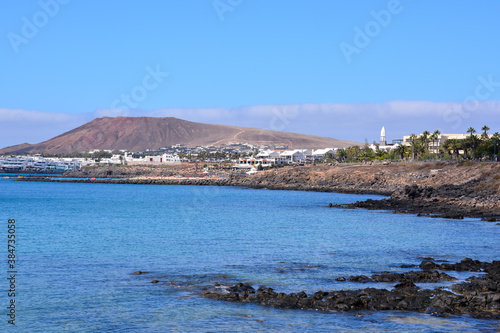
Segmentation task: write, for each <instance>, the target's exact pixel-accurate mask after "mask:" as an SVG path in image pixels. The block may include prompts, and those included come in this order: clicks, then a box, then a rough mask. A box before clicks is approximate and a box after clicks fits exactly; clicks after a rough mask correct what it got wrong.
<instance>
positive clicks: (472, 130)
mask: <svg viewBox="0 0 500 333" xmlns="http://www.w3.org/2000/svg"><path fill="white" fill-rule="evenodd" d="M467 133H470V136H469V137H470V146H471V149H470V154H471V158H473V156H474V141H475V139H476V137H475V136H474V133H476V130H475V129H474V128H473V127H469V129H468V130H467Z"/></svg>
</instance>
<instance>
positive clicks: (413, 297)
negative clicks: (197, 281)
mask: <svg viewBox="0 0 500 333" xmlns="http://www.w3.org/2000/svg"><path fill="white" fill-rule="evenodd" d="M425 262H427V263H433V264H434V265H430V264H427V263H426V265H423V266H424V267H435V266H436V267H441V266H443V265H447V266H446V267H448V268H450V270H451V269H452V268H453V269H456V270H471V271H472V270H476V269H478V267H479V269H482V270H484V271H485V272H486V275H485V276H481V277H472V278H470V279H468V281H466V282H463V283H458V284H455V285H453V287H452V290H453V292H451V291H449V290H444V289H442V288H436V289H433V290H430V289H420V288H419V287H417V286H416V285H415V284H414V282H423V281H425V282H436V281H452V280H456V279H455V278H453V277H451V276H449V275H448V274H446V273H440V272H438V271H429V270H427V271H422V272H408V273H401V274H399V273H383V274H379V275H372V276H371V277H368V276H365V275H360V276H351V277H349V281H356V282H367V281H379V282H392V281H399V282H400V283H398V284H397V285H396V286H395V287H394V289H392V290H387V289H376V288H364V289H359V290H336V291H323V290H320V291H317V292H315V293H314V294H312V295H310V296H309V295H307V293H306V292H305V291H301V292H299V293H290V294H286V293H278V292H276V291H274V289H273V288H269V287H266V286H260V287H259V288H258V289H257V290H255V289H254V288H253V287H252V286H251V285H249V284H243V283H238V284H236V285H233V286H222V285H219V284H215V285H214V286H211V287H206V288H205V289H204V290H203V292H202V295H203V296H204V297H207V298H211V299H216V300H223V301H229V302H241V303H255V304H260V305H265V306H271V307H275V308H282V309H304V310H319V311H340V312H344V311H353V310H370V311H382V310H401V311H415V312H427V313H431V314H433V315H438V316H446V315H451V314H454V315H457V314H470V315H472V316H474V317H480V318H494V319H500V261H493V262H492V263H487V262H480V261H477V260H472V259H469V258H466V259H464V260H462V261H461V262H460V263H456V264H449V263H446V264H441V265H439V266H438V265H437V264H435V263H434V262H433V261H429V260H425ZM336 280H337V281H339V279H336Z"/></svg>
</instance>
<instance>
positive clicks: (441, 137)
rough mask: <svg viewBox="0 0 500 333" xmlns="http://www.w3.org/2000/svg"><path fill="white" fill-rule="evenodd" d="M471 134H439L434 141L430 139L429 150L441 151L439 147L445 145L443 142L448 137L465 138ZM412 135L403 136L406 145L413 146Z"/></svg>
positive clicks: (418, 136) (428, 142)
mask: <svg viewBox="0 0 500 333" xmlns="http://www.w3.org/2000/svg"><path fill="white" fill-rule="evenodd" d="M421 136H422V134H419V135H417V139H418V138H420V137H421ZM469 136H470V135H468V134H438V136H437V139H436V140H434V141H432V140H430V139H429V140H428V141H427V144H428V147H429V151H430V152H431V153H433V154H437V153H439V148H440V147H441V146H442V145H443V143H444V142H445V141H446V140H448V139H457V140H463V139H467V138H469ZM411 141H412V139H411V135H405V136H404V137H403V144H404V145H405V146H411ZM460 154H463V151H461V152H460Z"/></svg>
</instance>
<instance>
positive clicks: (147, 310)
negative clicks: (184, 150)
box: [0, 179, 500, 332]
mask: <svg viewBox="0 0 500 333" xmlns="http://www.w3.org/2000/svg"><path fill="white" fill-rule="evenodd" d="M367 198H373V199H376V198H380V197H378V196H374V195H363V196H362V195H346V194H334V193H314V192H299V191H269V190H252V189H243V188H236V187H209V186H175V185H165V186H158V185H117V184H71V183H38V182H37V183H33V182H16V181H13V180H7V179H2V180H1V181H0V204H1V208H2V209H1V216H0V218H1V219H2V220H4V221H5V224H6V222H7V219H8V218H15V219H16V221H17V222H16V224H17V228H18V229H17V231H16V235H17V239H18V243H17V244H16V245H17V249H16V250H17V254H18V260H19V261H18V266H17V270H18V276H17V281H16V283H17V286H16V289H17V290H18V293H17V295H16V302H17V316H16V329H17V331H25V332H53V331H71V332H73V331H88V332H98V331H108V330H113V331H118V332H121V331H123V332H127V331H141V332H165V331H173V332H176V331H179V332H184V331H200V332H206V331H242V332H247V331H277V332H291V331H292V332H311V331H318V332H323V331H324V332H330V331H334V330H341V331H359V332H379V331H396V330H398V331H415V332H420V331H421V332H428V331H433V332H449V331H456V332H460V331H462V332H484V331H495V330H496V327H497V326H498V321H491V320H478V319H473V318H470V317H466V316H462V317H456V316H452V317H447V318H437V317H432V316H430V315H427V314H416V313H405V312H353V313H322V312H315V311H300V310H280V309H273V308H266V307H262V306H258V305H253V304H234V303H226V302H219V301H213V300H208V299H203V298H201V297H199V296H198V294H197V291H198V290H199V288H201V287H202V286H204V285H208V284H213V283H215V282H219V283H230V282H234V281H244V282H249V283H252V284H254V285H255V286H258V285H262V284H264V285H266V286H269V287H273V288H274V289H275V290H276V291H279V292H281V291H283V292H292V291H293V292H298V291H301V290H305V291H306V292H314V291H317V290H319V289H323V290H332V289H345V288H363V287H367V286H368V284H362V285H360V284H356V283H349V282H337V281H335V278H336V277H340V276H349V275H354V274H365V275H371V274H373V273H379V272H381V271H393V272H402V271H409V270H411V269H401V268H398V266H400V265H401V264H418V263H419V262H420V261H421V259H419V258H418V257H422V256H431V257H434V258H435V259H439V260H448V261H450V262H457V261H460V260H461V259H463V258H465V257H470V258H473V259H479V260H482V261H491V260H498V259H499V258H500V245H499V242H498V239H500V237H499V236H500V227H499V226H497V225H495V223H487V222H481V221H479V220H477V219H465V220H460V221H457V220H446V219H433V218H424V217H416V216H414V215H396V214H392V213H390V212H381V211H367V210H342V209H332V208H328V207H327V205H328V203H330V202H332V203H334V204H335V203H349V202H354V201H356V200H365V199H367ZM3 234H4V236H1V238H2V239H4V240H3V242H4V244H5V245H4V246H2V247H3V248H6V244H7V241H6V235H7V230H6V228H4V230H3ZM5 255H6V252H5ZM3 270H4V272H6V271H7V268H6V267H5V264H4V268H3ZM137 270H141V271H147V272H149V273H147V274H143V275H133V274H132V273H133V272H134V271H137ZM5 274H6V273H5ZM457 277H459V278H461V279H464V278H466V277H467V275H466V274H465V275H459V276H457ZM152 279H159V280H162V281H167V282H166V283H158V284H151V283H150V281H151V280H152ZM442 285H446V284H442ZM375 286H376V287H381V288H391V287H392V285H391V284H376V285H375ZM429 286H430V285H429ZM424 287H425V285H424ZM4 289H5V288H4ZM1 301H2V304H4V305H6V304H7V302H8V297H7V295H6V293H5V292H4V293H2V295H1ZM1 308H2V322H1V323H0V327H7V328H8V324H7V320H6V319H5V318H6V316H5V314H6V310H4V309H5V306H3V305H2V306H1Z"/></svg>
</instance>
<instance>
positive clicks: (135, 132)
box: [0, 117, 359, 154]
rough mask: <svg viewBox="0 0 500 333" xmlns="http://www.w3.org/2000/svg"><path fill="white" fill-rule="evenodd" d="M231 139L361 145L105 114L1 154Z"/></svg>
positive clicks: (201, 143)
mask: <svg viewBox="0 0 500 333" xmlns="http://www.w3.org/2000/svg"><path fill="white" fill-rule="evenodd" d="M231 142H232V143H245V142H246V143H249V144H254V145H286V146H288V147H289V148H315V149H317V148H327V147H328V148H346V147H348V146H352V145H356V144H359V143H358V142H352V141H344V140H338V139H333V138H328V137H320V136H314V135H309V134H298V133H290V132H282V131H273V130H266V129H256V128H249V127H241V126H230V125H216V124H205V123H198V122H192V121H187V120H182V119H178V118H174V117H163V118H159V117H101V118H95V119H93V120H92V121H90V122H87V123H85V124H83V125H81V126H79V127H76V128H74V129H72V130H69V131H67V132H64V133H62V134H59V135H57V136H55V137H53V138H51V139H49V140H46V141H43V142H40V143H36V144H27V143H22V144H19V145H15V146H10V147H5V148H2V149H0V154H7V153H15V154H22V153H73V152H86V151H89V150H92V149H110V150H115V149H126V150H129V151H141V150H145V149H158V148H162V147H166V146H171V145H175V144H183V145H186V146H190V147H195V146H220V145H223V144H228V143H231Z"/></svg>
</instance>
